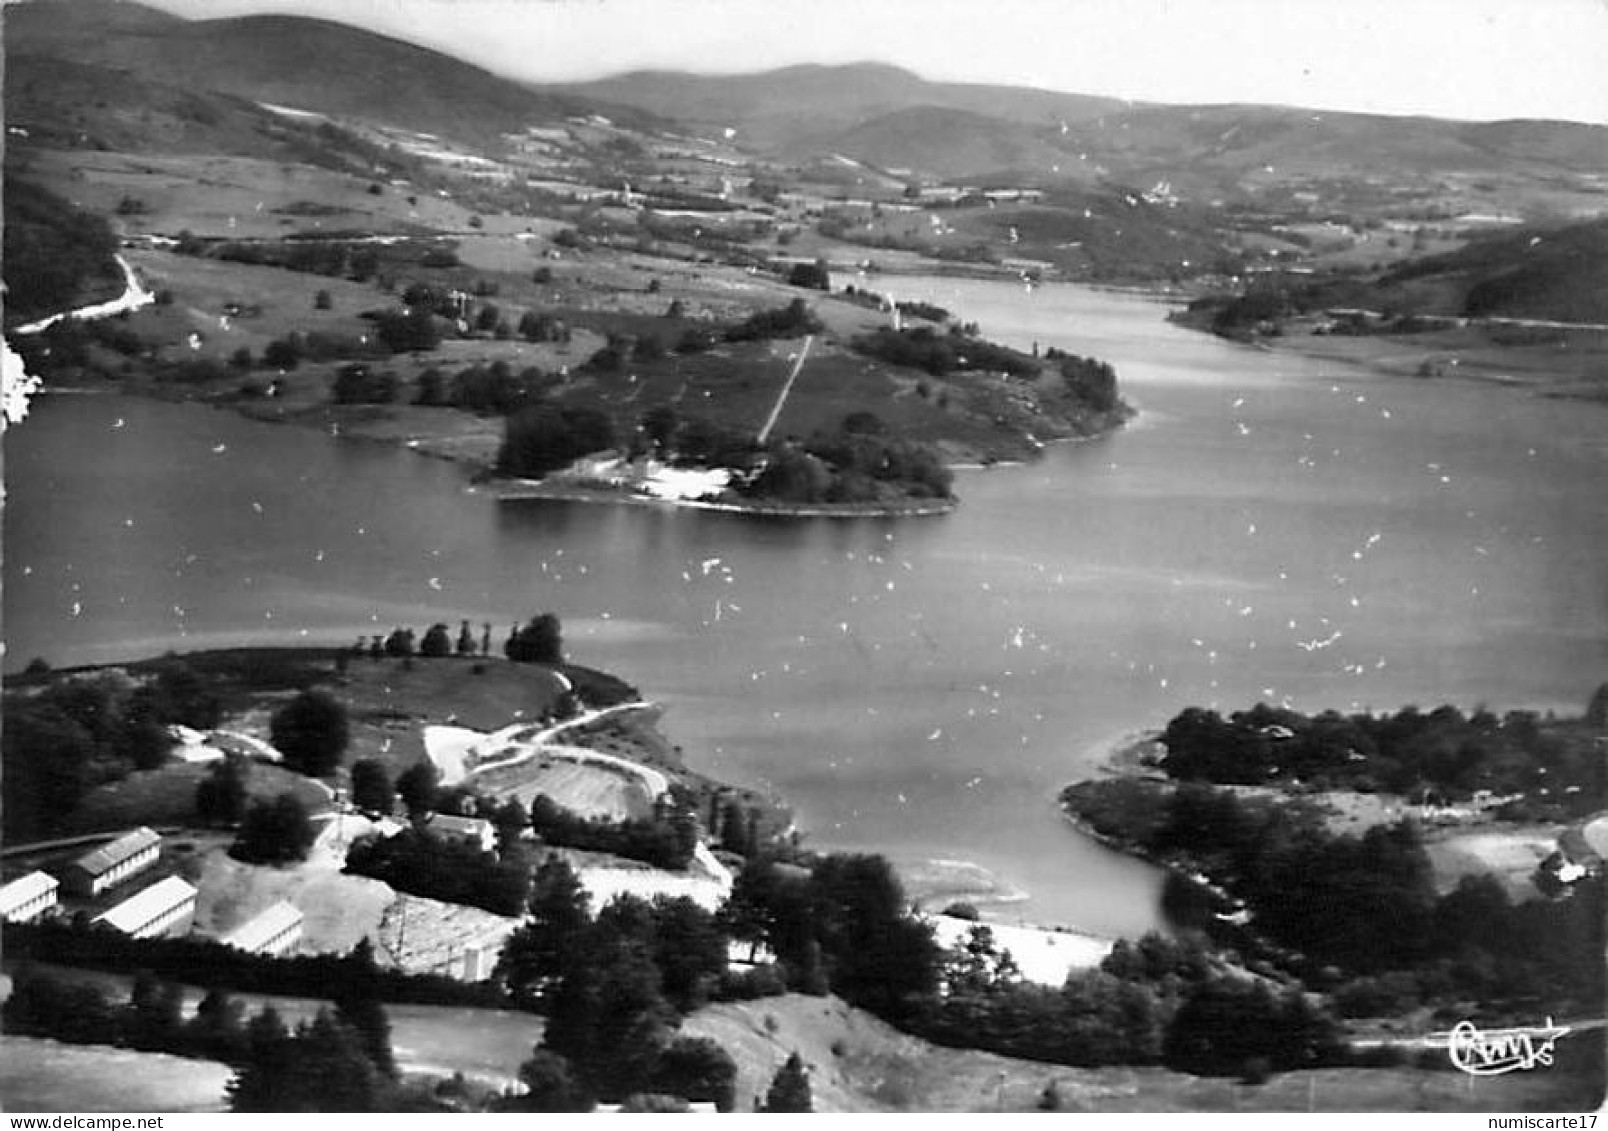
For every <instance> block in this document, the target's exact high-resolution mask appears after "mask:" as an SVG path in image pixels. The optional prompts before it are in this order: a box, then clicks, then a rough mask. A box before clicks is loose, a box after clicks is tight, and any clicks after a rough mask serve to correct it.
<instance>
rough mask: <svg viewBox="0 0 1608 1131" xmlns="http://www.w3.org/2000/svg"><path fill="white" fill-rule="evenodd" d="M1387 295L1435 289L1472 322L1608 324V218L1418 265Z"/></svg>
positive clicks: (1475, 245)
mask: <svg viewBox="0 0 1608 1131" xmlns="http://www.w3.org/2000/svg"><path fill="white" fill-rule="evenodd" d="M1379 285H1380V287H1381V288H1382V289H1387V290H1388V289H1392V288H1398V289H1401V290H1403V291H1411V290H1415V289H1424V288H1434V287H1438V288H1440V289H1441V290H1442V291H1443V292H1445V293H1446V294H1447V296H1448V297H1449V298H1450V299H1451V301H1452V303H1453V304H1455V305H1454V308H1453V311H1452V312H1453V313H1457V314H1463V315H1467V316H1469V317H1475V318H1520V319H1532V318H1533V319H1543V320H1551V321H1560V322H1588V323H1594V324H1598V325H1602V324H1608V220H1595V221H1591V222H1588V223H1584V224H1568V225H1565V226H1562V227H1557V228H1551V229H1534V230H1532V229H1525V230H1523V231H1518V232H1513V233H1509V234H1505V235H1502V236H1493V237H1489V238H1486V239H1481V240H1476V241H1474V242H1472V243H1470V244H1469V245H1468V246H1467V247H1464V248H1461V249H1459V250H1457V251H1454V252H1451V253H1450V254H1447V255H1437V256H1432V257H1430V258H1428V259H1420V260H1416V261H1414V262H1412V263H1409V264H1406V265H1404V266H1402V267H1399V268H1397V269H1396V270H1395V271H1393V272H1391V273H1390V274H1388V275H1386V276H1385V277H1384V278H1383V279H1381V280H1380V284H1379Z"/></svg>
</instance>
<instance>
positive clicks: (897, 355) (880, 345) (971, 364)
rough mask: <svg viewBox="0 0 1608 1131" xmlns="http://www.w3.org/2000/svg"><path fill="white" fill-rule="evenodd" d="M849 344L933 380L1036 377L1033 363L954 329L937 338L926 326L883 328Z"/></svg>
mask: <svg viewBox="0 0 1608 1131" xmlns="http://www.w3.org/2000/svg"><path fill="white" fill-rule="evenodd" d="M851 344H852V345H853V347H854V349H855V350H856V351H857V352H859V353H863V354H865V355H866V356H867V357H874V358H877V359H878V360H879V361H885V362H887V363H888V364H890V365H902V366H905V367H907V368H910V369H920V370H922V371H923V372H925V373H929V374H931V375H932V376H934V377H942V376H944V375H945V374H947V373H952V372H954V371H955V370H957V369H987V370H999V371H1000V372H1003V373H1008V374H1010V375H1011V376H1012V377H1036V376H1038V374H1039V370H1040V365H1039V362H1038V360H1037V359H1035V358H1033V357H1030V356H1028V355H1027V354H1025V353H1022V352H1021V351H1020V350H1013V349H1010V348H1009V347H1007V346H1001V345H996V344H995V343H993V342H989V341H985V340H983V339H982V338H975V337H969V336H966V335H964V334H962V333H961V332H960V328H959V327H958V326H952V327H951V328H950V331H949V333H947V334H940V333H938V332H937V331H935V330H933V329H932V327H930V326H916V327H912V328H911V329H908V330H893V329H890V328H888V327H886V326H883V327H879V328H878V329H876V330H873V331H872V332H871V333H869V334H861V335H859V336H857V337H856V338H855V339H854V341H853V342H852V343H851Z"/></svg>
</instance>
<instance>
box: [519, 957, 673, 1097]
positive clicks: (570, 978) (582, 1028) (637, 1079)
mask: <svg viewBox="0 0 1608 1131" xmlns="http://www.w3.org/2000/svg"><path fill="white" fill-rule="evenodd" d="M673 1019H674V1012H673V1011H672V1010H671V1008H670V1006H669V1004H668V1003H667V1002H666V1001H665V1000H664V997H663V995H662V994H661V993H660V992H659V971H658V968H657V967H655V966H654V964H653V961H652V959H651V957H650V956H649V955H648V954H647V952H646V949H645V948H644V947H643V945H642V944H641V943H639V942H636V941H634V940H629V941H616V942H613V943H610V944H608V945H606V946H602V947H596V946H577V947H574V948H571V950H570V952H569V954H568V955H567V962H566V969H565V971H564V976H563V977H562V979H560V981H559V983H558V985H557V987H556V988H555V990H554V992H553V994H552V1004H551V1008H550V1010H549V1012H548V1018H547V1032H546V1034H545V1036H544V1038H543V1044H544V1045H545V1046H546V1047H547V1048H549V1049H551V1050H552V1051H554V1052H556V1053H558V1054H559V1055H561V1056H565V1057H568V1058H569V1060H570V1063H571V1064H573V1065H575V1067H576V1069H577V1070H578V1071H579V1072H581V1073H582V1075H583V1077H584V1079H585V1080H586V1082H587V1084H588V1085H589V1086H590V1087H591V1088H593V1089H594V1090H596V1092H597V1094H598V1095H599V1096H600V1097H602V1098H603V1099H620V1098H621V1097H623V1096H627V1095H629V1094H631V1093H632V1092H634V1091H638V1090H640V1089H641V1088H642V1086H643V1085H644V1084H645V1083H646V1082H647V1081H648V1080H649V1079H650V1078H651V1075H652V1071H653V1067H654V1065H655V1064H656V1063H658V1059H659V1054H660V1052H661V1050H663V1048H664V1046H665V1043H666V1041H667V1040H668V1037H669V1033H670V1025H671V1023H672V1021H673Z"/></svg>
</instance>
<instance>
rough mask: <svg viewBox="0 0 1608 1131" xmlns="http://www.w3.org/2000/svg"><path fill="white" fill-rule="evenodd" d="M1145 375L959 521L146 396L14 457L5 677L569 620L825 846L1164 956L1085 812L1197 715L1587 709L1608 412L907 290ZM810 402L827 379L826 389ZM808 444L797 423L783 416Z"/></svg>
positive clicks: (20, 438) (63, 425)
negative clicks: (666, 495) (825, 506)
mask: <svg viewBox="0 0 1608 1131" xmlns="http://www.w3.org/2000/svg"><path fill="white" fill-rule="evenodd" d="M892 286H893V288H894V289H895V291H896V292H897V294H898V296H899V297H901V298H903V297H923V298H928V299H930V300H933V301H937V302H939V303H942V304H943V305H945V306H947V307H949V308H950V309H952V310H955V311H957V312H961V313H963V315H964V316H965V317H966V318H968V319H976V320H977V321H979V322H980V323H981V325H982V328H983V331H984V333H985V334H988V335H989V336H992V337H996V338H999V339H1002V340H1004V341H1007V342H1011V343H1013V344H1017V345H1020V346H1023V347H1026V346H1028V345H1029V344H1030V343H1032V342H1035V341H1036V342H1038V343H1039V344H1040V345H1041V346H1049V345H1059V346H1061V347H1062V348H1065V349H1069V350H1072V351H1074V352H1078V353H1086V354H1093V355H1096V356H1100V357H1104V358H1108V359H1110V360H1111V361H1113V362H1114V363H1115V365H1116V366H1117V369H1118V373H1119V376H1120V379H1121V381H1122V385H1123V388H1124V391H1125V393H1126V395H1127V396H1128V397H1129V398H1130V399H1131V400H1133V401H1134V402H1135V403H1136V404H1138V405H1139V406H1140V408H1141V410H1142V415H1141V417H1140V418H1139V420H1138V421H1136V422H1135V423H1134V424H1133V425H1132V426H1131V427H1129V428H1127V429H1125V430H1124V431H1122V432H1120V433H1118V434H1116V435H1113V436H1111V437H1109V438H1106V439H1103V440H1098V441H1093V442H1089V443H1082V444H1069V445H1058V446H1055V447H1053V448H1051V449H1050V450H1048V451H1047V452H1046V454H1045V457H1044V458H1043V460H1042V461H1039V462H1037V463H1034V464H1032V465H1030V466H1027V467H1020V468H1006V469H995V470H991V471H986V472H984V471H978V472H963V473H961V474H960V475H959V476H958V480H957V490H958V491H959V493H960V494H961V496H962V498H963V500H964V502H963V504H962V506H961V507H960V508H959V509H958V510H957V511H956V512H955V513H954V514H953V515H951V516H948V517H945V518H941V519H925V520H906V521H855V522H833V521H825V520H820V521H807V522H781V521H774V520H770V521H766V520H756V519H749V518H743V517H740V516H729V515H710V514H700V513H697V512H690V511H688V512H678V511H673V510H658V509H649V508H642V507H610V506H588V505H582V504H567V503H556V502H523V503H514V504H498V503H496V502H493V501H491V500H488V499H485V498H482V497H479V496H476V495H473V494H467V493H465V491H464V489H463V474H462V472H461V471H460V470H459V469H456V468H454V467H451V466H450V465H447V464H443V463H440V462H437V461H432V460H428V459H422V458H419V457H417V456H414V455H412V454H410V453H407V452H403V451H399V450H397V449H394V448H388V447H383V446H380V445H374V444H363V443H352V442H345V441H337V440H334V439H331V438H330V437H327V436H323V435H320V434H318V433H314V432H309V431H304V430H301V429H293V428H284V427H272V426H265V425H258V424H251V423H248V422H246V421H243V420H240V419H238V418H236V417H233V416H231V415H229V414H227V413H224V412H218V411H213V410H209V409H205V408H199V407H194V406H171V405H160V404H155V403H151V402H145V401H137V400H131V399H126V398H120V397H101V396H76V397H54V398H49V399H46V400H45V401H43V402H42V403H39V404H37V405H36V408H35V411H34V416H33V417H32V418H31V419H30V420H29V421H28V422H27V424H25V425H24V426H23V427H21V428H19V429H17V430H15V431H14V432H13V433H12V434H11V435H9V436H7V438H6V439H7V445H6V446H7V451H6V474H7V481H8V487H9V491H10V495H9V498H8V500H7V502H8V505H7V510H6V530H5V551H6V553H5V590H4V599H5V607H4V616H5V631H6V636H7V641H8V644H7V649H8V651H7V666H8V668H17V667H20V666H21V665H22V664H24V663H26V662H27V660H28V659H29V658H31V657H33V656H36V655H42V656H45V657H46V658H48V659H49V660H50V661H51V662H52V663H53V664H56V665H58V666H59V665H65V664H72V663H86V662H100V661H109V660H116V659H124V658H132V657H136V656H140V655H143V654H149V653H151V652H153V651H157V650H161V649H167V648H175V649H186V648H200V647H208V646H216V645H220V644H225V643H235V642H240V641H245V640H261V639H264V638H268V639H273V640H282V641H298V640H308V641H316V642H321V643H334V644H340V643H346V642H349V641H350V640H352V639H355V638H356V636H357V635H358V634H360V633H374V632H383V631H388V630H389V629H390V628H391V627H392V626H394V625H398V624H407V625H413V626H416V627H419V628H422V627H424V626H426V625H428V624H429V623H431V622H432V621H435V620H443V621H447V622H448V623H450V624H454V625H455V624H456V623H457V621H458V620H459V619H460V618H465V617H467V618H469V619H471V620H473V621H474V622H475V624H477V625H478V624H480V623H481V622H482V621H486V620H489V621H491V622H492V623H493V624H494V625H495V626H496V627H495V633H496V637H497V639H498V640H501V638H502V636H503V635H504V634H505V633H506V628H507V625H508V624H509V623H510V622H511V621H512V620H514V619H515V618H521V619H523V618H524V617H527V616H529V615H530V614H531V613H534V612H536V611H540V610H543V609H551V610H553V611H555V612H558V613H559V614H560V615H561V616H562V618H563V620H564V623H565V627H566V638H567V641H568V644H569V648H570V652H571V654H572V656H573V657H574V658H575V659H576V660H578V661H580V662H583V663H588V664H592V665H595V666H598V667H603V668H607V669H610V670H614V671H617V672H619V673H621V674H622V675H624V676H625V677H626V678H628V679H630V680H631V681H633V682H634V683H636V684H637V685H638V686H640V687H641V688H643V690H644V691H645V692H646V693H647V694H649V695H651V696H653V697H655V698H659V699H661V700H662V701H664V702H665V703H666V704H668V705H669V707H670V708H671V710H670V714H669V716H668V719H667V726H668V728H669V730H670V732H671V734H672V736H673V737H674V739H675V740H676V741H677V742H679V743H681V744H682V745H683V746H684V747H685V748H686V750H687V752H688V756H689V758H690V759H691V760H692V761H693V762H694V763H695V764H697V765H699V766H700V767H702V768H705V769H707V770H709V771H710V772H712V773H714V774H717V775H720V776H724V777H728V778H731V779H734V780H739V781H743V782H747V783H750V784H756V785H762V786H770V787H773V788H774V789H776V790H777V791H778V792H780V793H781V794H782V795H784V796H785V797H786V798H787V799H788V800H789V801H790V802H791V803H792V804H793V805H794V807H795V808H796V810H797V813H798V817H799V821H800V824H801V825H802V826H803V827H804V828H805V829H807V830H808V833H809V836H810V839H811V840H812V841H813V842H815V843H818V844H821V845H830V846H842V847H865V848H872V847H874V848H877V849H880V850H885V851H888V852H890V854H892V855H894V856H895V857H896V858H898V859H900V860H901V861H904V862H906V863H909V864H912V865H913V864H914V863H915V862H917V861H924V860H932V859H941V860H960V861H970V862H974V863H976V864H978V865H981V866H982V867H983V868H986V869H988V870H989V871H990V872H991V873H992V874H993V875H994V876H995V877H996V878H997V879H998V880H999V881H1000V882H1001V883H1002V884H1003V885H1005V886H1007V887H1009V888H1011V889H1015V890H1016V891H1017V892H1019V893H1025V894H1026V895H1027V896H1028V898H1027V899H1026V900H1024V901H1022V902H1020V903H1017V904H1015V905H1014V906H1011V907H1009V908H1008V909H1002V910H1006V911H1008V913H1009V914H1010V915H1016V914H1020V915H1022V916H1024V917H1029V918H1034V919H1038V920H1041V921H1049V922H1061V923H1066V924H1075V925H1077V926H1080V927H1084V928H1088V929H1092V930H1096V931H1101V932H1108V933H1135V932H1138V931H1141V930H1143V929H1145V928H1146V927H1148V926H1151V925H1153V924H1154V923H1155V922H1156V916H1157V912H1156V906H1155V903H1156V892H1157V888H1158V883H1157V879H1156V876H1155V874H1154V872H1153V871H1152V870H1150V869H1149V868H1147V867H1144V866H1142V865H1139V864H1136V863H1134V862H1132V861H1128V860H1124V859H1122V858H1120V857H1117V856H1115V855H1113V854H1111V853H1108V852H1106V851H1105V850H1103V849H1102V848H1100V847H1099V846H1097V845H1094V844H1091V843H1090V842H1088V841H1086V840H1084V839H1083V838H1081V837H1079V836H1078V835H1076V834H1075V833H1074V832H1072V831H1071V830H1070V829H1068V828H1067V827H1066V826H1065V825H1064V824H1063V823H1062V822H1061V820H1060V818H1059V815H1058V813H1057V810H1056V808H1055V805H1054V794H1055V792H1056V790H1057V789H1058V788H1059V787H1060V786H1061V785H1062V784H1064V783H1065V782H1066V781H1068V780H1071V779H1073V778H1076V777H1078V776H1080V775H1081V774H1082V773H1083V772H1084V771H1085V770H1086V768H1087V767H1088V765H1089V764H1090V760H1091V758H1092V756H1093V752H1094V751H1095V750H1097V749H1098V748H1099V747H1100V746H1101V745H1102V744H1104V743H1107V742H1109V741H1110V740H1111V739H1113V738H1114V737H1116V736H1119V735H1121V734H1124V733H1127V732H1130V731H1133V730H1135V729H1138V728H1142V727H1146V726H1151V725H1159V724H1160V723H1162V722H1164V721H1165V720H1166V719H1167V718H1168V717H1169V716H1170V715H1172V714H1173V713H1175V712H1176V711H1178V710H1179V709H1180V708H1182V707H1184V706H1187V705H1190V704H1216V705H1219V706H1221V707H1222V708H1223V709H1225V710H1229V709H1236V708H1239V707H1242V706H1245V705H1248V704H1250V703H1251V702H1254V701H1256V700H1258V699H1266V700H1270V701H1276V702H1286V701H1287V702H1289V703H1291V704H1292V705H1294V706H1297V707H1300V708H1305V709H1314V710H1316V709H1322V708H1325V707H1331V706H1332V707H1337V708H1340V709H1360V708H1365V707H1368V708H1375V709H1394V708H1395V707H1398V706H1400V705H1402V704H1404V703H1410V702H1416V703H1419V704H1422V705H1426V706H1427V705H1433V704H1438V703H1441V702H1447V701H1450V702H1455V703H1459V704H1462V705H1465V706H1471V705H1473V704H1475V703H1482V702H1483V703H1487V704H1490V705H1491V706H1493V707H1494V708H1497V709H1505V708H1508V707H1514V706H1525V707H1536V708H1542V709H1545V708H1549V707H1554V706H1556V707H1560V708H1568V709H1574V710H1578V709H1579V707H1580V706H1581V705H1583V704H1584V702H1585V700H1586V697H1587V696H1588V695H1589V694H1590V692H1591V690H1592V688H1593V687H1595V686H1596V684H1597V683H1598V682H1600V681H1601V680H1602V679H1604V678H1608V584H1605V575H1604V570H1603V567H1602V548H1603V547H1604V546H1605V545H1608V505H1605V503H1604V498H1605V493H1604V491H1603V489H1602V487H1603V483H1604V471H1605V466H1608V446H1605V443H1604V441H1603V439H1602V436H1603V434H1604V429H1603V425H1604V423H1605V419H1608V418H1605V415H1604V410H1603V409H1602V408H1601V407H1600V406H1595V405H1586V404H1580V403H1572V402H1565V401H1549V400H1544V399H1540V398H1536V397H1532V396H1530V395H1528V394H1526V393H1525V392H1523V391H1521V390H1514V389H1510V388H1502V387H1496V386H1483V385H1474V384H1468V383H1453V382H1433V381H1417V380H1403V379H1390V378H1382V377H1377V376H1373V375H1370V374H1367V373H1364V372H1362V371H1359V370H1354V369H1348V368H1343V367H1340V366H1337V365H1334V364H1332V363H1320V362H1315V361H1307V360H1302V359H1297V358H1292V357H1285V356H1279V355H1274V354H1270V353H1266V352H1261V351H1257V350H1254V349H1250V348H1246V347H1241V346H1236V345H1233V344H1230V343H1225V342H1221V341H1218V340H1216V339H1213V338H1210V337H1207V336H1204V335H1198V334H1193V333H1189V332H1187V331H1183V330H1180V329H1177V328H1174V327H1172V326H1169V325H1168V324H1167V323H1165V321H1163V316H1164V314H1165V308H1164V307H1162V306H1161V305H1159V304H1156V303H1154V302H1151V301H1148V300H1145V299H1141V298H1136V297H1132V296H1127V295H1117V294H1105V293H1098V292H1092V291H1087V290H1081V289H1078V288H1074V287H1064V286H1050V287H1042V288H1039V289H1038V290H1036V291H1034V292H1033V293H1031V294H1029V293H1027V292H1025V291H1024V290H1023V289H1022V288H1020V287H1012V286H1007V285H1004V284H995V283H979V282H953V281H946V280H941V279H902V280H895V281H894V282H893V283H892ZM801 379H803V380H807V379H808V375H807V372H806V374H805V376H804V377H803V378H801ZM783 427H785V421H784V422H783Z"/></svg>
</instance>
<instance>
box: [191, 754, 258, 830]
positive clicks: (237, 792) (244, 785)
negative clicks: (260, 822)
mask: <svg viewBox="0 0 1608 1131" xmlns="http://www.w3.org/2000/svg"><path fill="white" fill-rule="evenodd" d="M250 797H251V760H250V759H248V758H246V757H243V756H242V755H239V754H230V755H228V756H226V757H225V758H223V759H222V760H221V761H217V762H214V763H213V764H212V766H211V768H209V769H208V770H207V776H206V777H204V778H202V779H201V781H200V782H199V783H198V784H197V785H196V787H195V815H196V817H197V818H198V819H200V820H201V821H202V822H204V823H205V824H209V825H228V826H233V825H238V824H239V823H240V822H241V821H242V820H244V819H245V816H246V803H247V802H248V801H249V800H250Z"/></svg>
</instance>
